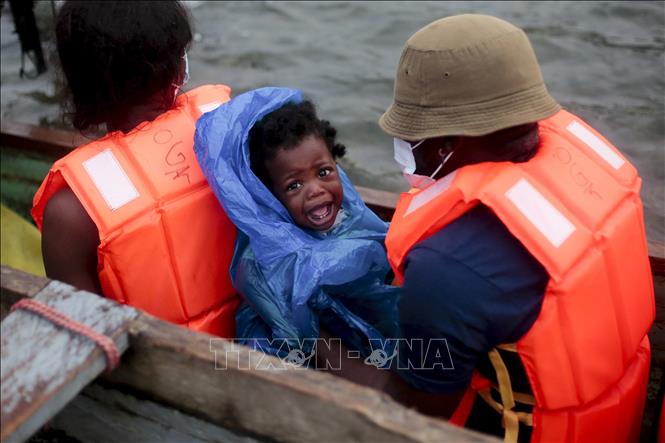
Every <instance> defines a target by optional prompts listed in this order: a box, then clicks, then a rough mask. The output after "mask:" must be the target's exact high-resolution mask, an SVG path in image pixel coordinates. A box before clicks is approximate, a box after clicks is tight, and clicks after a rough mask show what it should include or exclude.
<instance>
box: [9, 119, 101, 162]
mask: <svg viewBox="0 0 665 443" xmlns="http://www.w3.org/2000/svg"><path fill="white" fill-rule="evenodd" d="M0 125H1V126H0V127H1V128H2V130H1V131H0V145H1V146H11V147H14V148H21V149H26V150H30V151H36V152H42V153H45V154H49V155H53V156H54V157H62V156H63V155H65V154H67V153H68V152H70V151H71V150H72V148H73V147H74V146H78V145H81V144H83V143H87V142H90V141H91V140H89V139H87V138H85V137H83V136H82V135H81V134H78V133H76V132H73V131H63V130H61V129H54V128H46V127H42V126H35V125H30V124H26V123H19V122H12V121H7V120H3V121H2V122H1V123H0Z"/></svg>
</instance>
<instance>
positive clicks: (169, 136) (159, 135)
mask: <svg viewBox="0 0 665 443" xmlns="http://www.w3.org/2000/svg"><path fill="white" fill-rule="evenodd" d="M171 140H173V132H171V130H170V129H160V130H159V131H157V132H155V134H154V135H153V136H152V141H154V142H155V143H157V144H158V145H165V144H167V143H168V142H170V141H171Z"/></svg>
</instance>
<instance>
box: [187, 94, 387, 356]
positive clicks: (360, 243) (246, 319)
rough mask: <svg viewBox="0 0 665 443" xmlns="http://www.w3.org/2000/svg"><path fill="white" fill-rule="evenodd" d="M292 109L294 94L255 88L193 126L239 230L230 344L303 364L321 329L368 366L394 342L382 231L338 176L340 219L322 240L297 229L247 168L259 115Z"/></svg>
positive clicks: (209, 173)
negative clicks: (239, 299) (298, 355)
mask: <svg viewBox="0 0 665 443" xmlns="http://www.w3.org/2000/svg"><path fill="white" fill-rule="evenodd" d="M300 101H302V96H301V93H300V92H299V91H298V90H294V89H285V88H262V89H257V90H254V91H250V92H247V93H245V94H242V95H239V96H238V97H236V98H234V99H232V100H231V101H229V102H227V103H225V104H224V105H222V106H220V107H219V108H217V109H216V110H214V111H212V112H209V113H206V114H204V115H203V116H202V117H201V118H200V119H199V120H198V122H197V124H196V135H195V144H194V149H195V152H196V156H197V158H198V161H199V163H200V165H201V168H202V169H203V172H204V173H205V176H206V177H207V179H208V182H209V183H210V186H211V187H212V189H213V190H214V192H215V194H216V195H217V198H218V199H219V201H220V202H221V203H222V205H223V207H224V210H225V211H226V213H227V214H228V216H229V218H230V219H231V220H232V221H233V223H234V224H235V225H236V227H237V228H238V230H239V232H238V238H237V240H236V249H235V253H234V257H233V261H232V264H231V268H230V272H231V278H232V281H233V283H234V286H235V287H236V289H237V290H238V291H239V292H240V293H241V294H242V295H243V296H244V298H245V303H243V304H242V305H241V307H240V309H239V310H238V313H237V315H236V330H237V333H236V336H237V337H239V341H240V342H241V343H243V344H245V345H248V346H251V347H253V348H255V349H261V350H263V351H265V352H268V353H271V354H275V355H278V356H281V357H286V356H287V355H290V352H291V350H294V349H298V350H301V351H302V352H305V353H308V354H310V356H311V353H312V347H313V346H312V345H313V343H312V339H316V338H317V337H319V322H322V323H323V324H324V325H325V327H326V328H327V329H328V330H329V331H330V332H331V334H332V335H333V336H334V337H339V338H341V339H342V341H343V342H345V343H346V344H347V346H349V347H351V348H353V349H357V350H359V351H361V353H362V354H363V355H364V356H366V357H368V356H369V355H371V354H372V352H373V351H376V350H377V349H381V350H382V351H383V352H385V353H386V354H387V355H390V354H391V353H393V352H392V348H391V347H390V346H391V345H390V341H388V342H386V341H385V340H384V338H386V337H396V336H397V335H395V334H396V333H397V331H398V324H397V308H396V302H397V297H398V294H399V292H400V289H399V288H397V287H394V286H390V285H387V284H385V283H384V282H385V278H386V275H387V274H388V272H389V271H390V268H389V265H388V262H387V259H386V252H385V249H384V246H383V240H384V239H385V235H386V230H387V224H386V223H385V222H383V221H382V220H380V219H379V218H378V217H377V216H376V215H375V214H374V213H373V212H372V211H371V210H369V209H368V208H367V206H365V204H364V202H363V201H362V199H361V197H360V195H359V194H358V192H357V191H356V190H355V188H354V187H353V186H352V185H351V182H350V181H349V179H348V177H347V176H346V174H345V173H344V171H343V170H342V169H341V168H339V176H340V179H341V182H342V187H343V190H344V198H343V202H342V209H343V214H344V217H343V220H341V221H339V219H338V221H339V222H338V223H336V224H335V225H334V226H333V228H331V230H329V231H328V232H317V231H310V230H306V229H303V228H301V227H299V226H297V225H296V224H294V222H293V219H292V218H291V216H290V215H289V213H288V211H287V210H286V208H285V207H284V206H283V205H282V203H281V202H280V201H279V200H277V198H276V197H275V196H274V195H273V194H272V193H271V192H270V190H269V189H268V188H266V186H265V185H264V184H263V183H262V182H261V181H260V180H259V179H258V178H257V177H256V176H255V175H254V173H253V172H252V170H251V169H250V162H249V145H248V138H249V131H250V129H251V128H252V127H253V125H254V124H255V123H256V122H257V121H258V120H260V119H261V118H262V117H264V116H265V115H266V114H268V113H270V112H272V111H274V110H276V109H278V108H280V107H281V106H283V105H284V104H286V103H288V102H300ZM306 339H309V340H306ZM368 358H369V357H368Z"/></svg>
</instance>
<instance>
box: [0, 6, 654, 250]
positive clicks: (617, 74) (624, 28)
mask: <svg viewBox="0 0 665 443" xmlns="http://www.w3.org/2000/svg"><path fill="white" fill-rule="evenodd" d="M188 6H189V9H190V11H191V14H192V18H193V24H194V27H195V31H196V38H195V41H194V44H193V46H192V49H191V51H190V52H189V60H190V72H191V74H192V80H190V84H189V85H188V88H189V87H194V86H197V85H200V84H204V83H210V82H223V83H226V84H228V85H230V86H231V87H232V88H233V89H234V94H236V95H237V94H239V93H241V92H243V91H246V90H249V89H253V88H256V87H260V86H266V85H277V86H290V87H295V88H300V89H302V90H303V92H304V93H305V95H306V96H308V97H310V98H311V99H313V100H314V101H315V103H316V104H317V106H318V108H319V110H320V114H321V115H322V116H323V117H325V118H327V119H329V120H331V121H332V122H333V124H334V125H335V126H336V127H337V128H338V130H339V134H340V140H341V141H342V142H343V143H345V144H346V145H347V147H348V154H347V156H346V157H345V159H343V160H342V164H343V166H344V167H345V168H346V170H347V171H348V172H349V173H350V175H351V178H352V180H353V181H354V182H355V183H356V184H359V185H365V186H371V187H376V188H382V189H387V190H392V191H398V190H403V189H405V184H404V183H403V180H402V178H401V176H400V174H399V171H398V169H397V167H396V165H395V163H394V162H393V160H392V141H391V139H390V138H389V137H388V136H386V135H385V134H383V133H382V132H381V131H380V129H379V127H378V125H377V123H376V121H377V119H378V118H379V116H380V115H381V113H382V112H383V111H384V110H385V109H386V107H387V106H388V105H389V103H390V101H391V98H392V88H393V74H394V71H395V68H396V64H397V61H398V58H399V55H400V53H401V50H402V47H403V45H404V42H405V41H406V40H407V38H408V37H409V36H410V35H411V34H413V33H414V32H415V31H417V30H418V29H420V28H421V27H422V26H424V25H426V24H427V23H429V22H431V21H433V20H435V19H438V18H441V17H445V16H448V15H453V14H459V13H468V12H475V13H485V14H490V15H495V16H497V17H500V18H503V19H506V20H508V21H510V22H512V23H514V24H516V25H517V26H520V27H522V28H523V29H525V31H526V32H527V34H528V35H529V37H530V39H531V42H532V44H533V46H534V48H535V50H536V54H537V55H538V58H539V60H540V63H541V66H542V70H543V75H544V77H545V81H546V83H547V85H548V88H549V90H550V92H551V94H552V95H553V96H554V97H555V98H556V99H557V100H558V101H559V102H560V103H561V104H562V105H563V106H564V107H565V108H567V109H568V110H570V111H571V112H573V113H576V114H578V115H580V116H581V117H582V118H584V119H585V120H586V121H588V122H589V123H590V124H591V125H593V126H594V127H595V128H597V129H598V130H599V131H600V132H601V133H603V134H604V135H605V136H606V137H607V138H608V139H609V140H611V141H612V142H613V143H614V144H615V145H617V147H619V148H620V149H621V150H622V151H623V152H624V153H625V154H626V155H627V156H628V157H629V158H630V160H631V161H632V162H633V163H634V164H635V165H636V167H637V168H638V170H639V171H640V174H641V175H642V177H643V179H644V185H643V190H642V197H643V200H644V202H645V216H646V219H647V230H648V235H649V238H650V240H651V241H658V242H661V243H665V55H664V54H665V3H663V2H522V1H520V2H273V1H264V2H208V1H205V2H203V1H198V2H189V3H188ZM36 13H37V18H38V21H39V25H40V28H41V29H42V38H43V40H44V44H45V49H47V50H48V49H50V48H52V36H51V33H52V29H53V18H52V15H51V6H50V2H38V4H37V7H36ZM12 30H13V25H12V24H11V17H10V16H9V11H8V7H5V8H3V11H2V41H1V44H2V68H1V73H2V87H1V102H2V108H1V111H2V118H3V119H5V118H7V119H11V120H20V121H25V122H32V123H41V124H47V125H58V124H59V123H58V121H59V110H58V105H57V99H55V97H54V93H53V91H54V86H53V77H52V76H53V70H52V69H51V70H50V71H49V74H48V75H43V76H41V77H39V78H37V79H34V80H27V79H23V80H21V79H19V78H18V69H19V61H20V51H19V46H18V41H17V40H16V36H15V35H14V34H12ZM661 253H662V254H663V255H665V251H661Z"/></svg>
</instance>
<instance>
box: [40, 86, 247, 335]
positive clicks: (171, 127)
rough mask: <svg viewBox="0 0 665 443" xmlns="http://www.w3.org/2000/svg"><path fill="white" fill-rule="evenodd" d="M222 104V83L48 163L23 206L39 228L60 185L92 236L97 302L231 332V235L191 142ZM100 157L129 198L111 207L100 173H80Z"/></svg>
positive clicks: (233, 301) (232, 230)
mask: <svg viewBox="0 0 665 443" xmlns="http://www.w3.org/2000/svg"><path fill="white" fill-rule="evenodd" d="M229 98H230V89H229V88H228V87H227V86H225V85H207V86H201V87H199V88H196V89H194V90H192V91H189V92H188V93H186V94H183V95H180V96H179V97H178V98H177V101H176V106H175V107H174V109H172V110H170V111H168V112H166V113H164V114H162V115H160V116H159V117H157V118H156V119H155V120H153V121H151V122H144V123H142V124H140V125H138V126H137V127H136V128H135V129H133V130H132V131H131V132H129V133H128V134H123V133H122V132H119V131H117V132H113V133H110V134H108V135H106V136H104V137H102V138H101V139H99V140H96V141H94V142H92V143H89V144H87V145H85V146H82V147H79V148H77V149H75V150H74V151H73V152H71V153H70V154H68V155H67V156H65V157H64V158H62V159H60V160H58V161H57V162H56V163H55V164H54V165H53V167H52V169H51V171H50V172H49V174H48V176H47V177H46V179H45V180H44V182H43V183H42V186H41V187H40V188H39V190H38V191H37V193H36V194H35V197H34V201H33V209H32V215H33V218H34V219H35V221H36V223H37V226H38V227H39V228H40V229H41V226H42V218H43V214H44V209H45V207H46V204H47V203H48V201H49V199H50V198H51V197H52V196H53V195H54V194H55V193H56V192H57V191H59V190H60V189H62V188H63V187H65V186H68V187H69V188H71V189H72V191H73V192H74V193H75V194H76V196H77V197H78V199H79V200H80V201H81V203H82V205H83V206H84V208H85V209H86V211H87V212H88V214H89V215H90V217H91V218H92V220H93V221H94V222H95V224H96V225H97V229H98V230H99V239H100V245H99V248H98V251H97V252H98V270H99V280H100V283H101V286H102V291H103V293H104V295H105V296H107V297H109V298H112V299H114V300H116V301H118V302H120V303H127V304H130V305H132V306H135V307H137V308H139V309H142V310H144V311H146V312H148V313H150V314H152V315H155V316H156V317H159V318H161V319H163V320H167V321H170V322H173V323H177V324H180V325H183V326H187V327H190V328H192V329H195V330H198V331H203V332H208V333H211V334H215V335H220V336H225V337H232V336H233V335H234V325H235V309H236V307H237V305H238V304H239V298H238V296H237V294H236V292H235V290H234V289H233V286H232V285H231V279H230V275H229V265H230V262H231V258H232V255H233V247H234V243H235V236H236V230H235V227H234V226H233V224H232V223H231V221H230V220H229V219H228V217H227V216H226V214H225V213H224V211H223V209H222V207H221V205H220V204H219V202H218V201H217V199H216V198H215V195H214V194H213V192H212V190H211V189H210V187H209V186H208V183H207V181H206V179H205V176H204V175H203V172H202V171H201V169H200V168H199V165H198V163H197V160H196V156H195V155H194V151H193V141H194V131H195V122H196V120H197V119H198V117H199V116H200V115H201V114H202V113H203V112H204V111H207V110H210V109H211V108H213V107H215V106H216V105H219V104H221V103H223V102H226V101H227V100H229ZM109 151H110V153H112V156H113V157H114V158H115V160H114V161H112V162H109V163H112V164H108V165H106V164H105V165H103V167H102V169H103V170H108V169H114V168H115V169H118V168H119V170H121V171H122V174H124V175H125V176H126V177H127V178H128V179H129V181H130V182H131V185H133V186H134V188H135V189H136V193H137V194H138V195H137V196H136V197H135V198H133V199H131V201H129V202H127V203H123V204H122V205H121V207H117V208H114V207H113V205H112V204H111V203H107V200H106V199H105V198H106V197H105V195H104V193H103V192H102V189H103V187H100V185H99V183H98V181H96V180H97V177H99V176H100V174H101V175H102V176H103V175H104V174H105V172H104V171H102V172H101V173H99V172H97V173H93V172H90V170H89V169H87V168H88V167H89V164H90V160H91V159H93V161H94V159H98V158H99V157H100V156H99V154H102V156H104V155H106V154H108V152H109ZM105 158H106V157H105ZM115 161H117V163H116V162H115ZM116 165H117V166H116ZM107 166H108V167H107ZM95 174H97V175H95ZM117 181H118V180H117V177H116V178H115V182H117ZM113 183H114V182H111V184H112V185H113Z"/></svg>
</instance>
